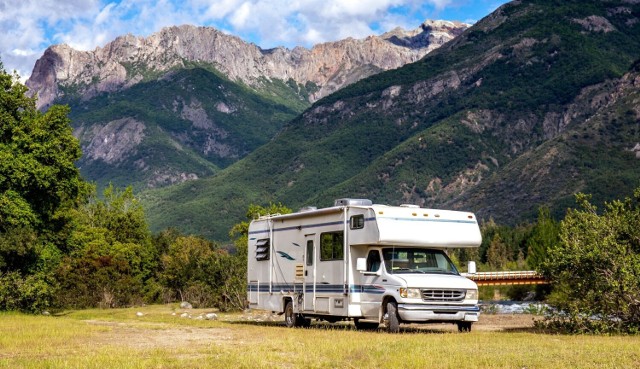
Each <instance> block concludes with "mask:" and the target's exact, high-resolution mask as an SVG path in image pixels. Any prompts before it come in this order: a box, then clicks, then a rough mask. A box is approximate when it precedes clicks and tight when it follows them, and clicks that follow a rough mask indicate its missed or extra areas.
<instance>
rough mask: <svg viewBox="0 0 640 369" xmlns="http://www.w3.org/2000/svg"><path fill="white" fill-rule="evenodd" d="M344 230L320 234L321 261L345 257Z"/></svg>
mask: <svg viewBox="0 0 640 369" xmlns="http://www.w3.org/2000/svg"><path fill="white" fill-rule="evenodd" d="M343 247H344V232H342V231H340V232H327V233H321V234H320V261H330V260H343V259H344V251H343Z"/></svg>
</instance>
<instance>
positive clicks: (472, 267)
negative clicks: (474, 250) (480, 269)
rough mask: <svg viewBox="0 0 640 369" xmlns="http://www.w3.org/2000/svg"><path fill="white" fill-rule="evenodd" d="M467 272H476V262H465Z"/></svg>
mask: <svg viewBox="0 0 640 369" xmlns="http://www.w3.org/2000/svg"><path fill="white" fill-rule="evenodd" d="M467 273H469V274H476V262H475V261H470V262H469V263H468V264H467Z"/></svg>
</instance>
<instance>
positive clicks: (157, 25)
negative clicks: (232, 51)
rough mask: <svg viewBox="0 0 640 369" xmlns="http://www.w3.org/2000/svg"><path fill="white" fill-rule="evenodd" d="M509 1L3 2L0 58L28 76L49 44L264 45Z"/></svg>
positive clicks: (315, 39)
mask: <svg viewBox="0 0 640 369" xmlns="http://www.w3.org/2000/svg"><path fill="white" fill-rule="evenodd" d="M505 2H507V1H506V0H422V1H420V0H18V1H16V0H0V31H1V33H0V59H1V60H2V62H3V64H4V67H5V69H6V70H7V71H13V70H16V71H17V72H18V73H19V74H20V76H21V77H22V79H26V78H27V77H28V76H29V75H30V74H31V70H32V69H33V65H34V64H35V61H36V60H37V59H38V58H39V57H40V56H41V55H42V53H43V52H44V50H45V49H46V48H47V47H48V46H51V45H54V44H60V43H66V44H69V45H70V46H72V47H74V48H76V49H81V50H92V49H95V48H96V47H102V46H104V45H105V44H106V43H108V42H109V41H111V40H113V39H114V38H115V37H117V36H119V35H122V34H127V33H131V34H134V35H136V36H148V35H149V34H151V33H153V32H156V31H158V30H160V29H161V28H162V27H166V26H172V25H180V24H194V25H202V26H212V27H215V28H217V29H219V30H222V31H224V32H227V33H230V34H234V35H237V36H239V37H241V38H242V39H244V40H246V41H249V42H253V43H255V44H257V45H258V46H260V47H263V48H271V47H275V46H285V47H289V48H292V47H295V46H304V47H311V46H313V45H314V44H316V43H319V42H325V41H334V40H338V39H343V38H346V37H354V38H363V37H366V36H368V35H371V34H381V33H384V32H386V31H388V30H390V29H393V28H395V27H402V28H405V29H414V28H417V27H418V26H419V25H420V24H421V23H422V22H424V21H425V20H426V19H444V20H457V21H462V22H466V23H474V22H476V21H478V20H480V19H481V18H482V17H484V16H486V15H488V14H489V13H491V12H492V11H493V10H495V9H496V8H497V7H499V6H500V5H502V4H504V3H505Z"/></svg>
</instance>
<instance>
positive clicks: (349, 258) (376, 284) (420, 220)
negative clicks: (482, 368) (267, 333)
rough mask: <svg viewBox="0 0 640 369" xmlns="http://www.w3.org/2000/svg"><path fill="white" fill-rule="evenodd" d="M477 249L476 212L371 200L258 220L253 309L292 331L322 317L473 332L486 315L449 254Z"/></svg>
mask: <svg viewBox="0 0 640 369" xmlns="http://www.w3.org/2000/svg"><path fill="white" fill-rule="evenodd" d="M480 243H481V235H480V229H479V227H478V223H477V220H476V218H475V216H474V215H473V214H472V213H467V212H458V211H448V210H436V209H423V208H418V207H415V206H408V205H403V206H386V205H372V204H371V202H370V201H369V200H357V199H356V200H354V199H342V200H337V201H336V206H334V207H330V208H324V209H319V210H315V209H313V210H308V211H301V212H298V213H293V214H286V215H270V216H265V217H260V218H259V219H256V220H254V221H252V222H251V224H250V226H249V241H248V270H247V279H248V289H247V294H248V296H247V297H248V301H249V307H250V308H255V309H263V310H271V311H274V312H278V313H284V314H285V315H286V319H285V320H286V322H287V325H289V326H299V325H308V324H309V322H310V320H309V319H310V318H318V319H323V320H327V321H331V322H333V321H338V320H345V319H352V320H354V321H355V322H356V325H357V326H359V327H361V328H365V327H366V328H373V327H377V326H378V324H379V323H385V324H386V325H387V327H388V328H389V329H390V330H391V331H397V330H398V328H397V326H398V324H399V323H409V322H423V323H428V322H451V323H457V324H458V327H459V328H460V330H470V328H471V324H472V322H475V321H477V320H478V317H479V315H480V310H479V308H478V293H477V285H476V284H475V283H474V282H473V281H471V280H469V279H467V278H465V277H462V276H460V275H459V273H458V272H457V271H456V270H455V267H454V266H453V265H452V264H451V262H450V261H449V259H448V257H447V256H446V255H445V254H444V253H443V250H445V249H448V248H467V247H478V246H480ZM394 310H395V311H394ZM390 314H391V315H390Z"/></svg>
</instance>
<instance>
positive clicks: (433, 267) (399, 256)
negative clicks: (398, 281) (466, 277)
mask: <svg viewBox="0 0 640 369" xmlns="http://www.w3.org/2000/svg"><path fill="white" fill-rule="evenodd" d="M382 255H383V257H384V266H385V268H386V269H387V272H388V273H391V274H400V273H421V274H458V270H457V269H456V267H455V266H454V265H453V263H452V262H451V260H450V259H449V257H448V256H447V254H445V253H444V252H442V250H432V249H422V248H413V247H393V248H385V249H383V250H382Z"/></svg>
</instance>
